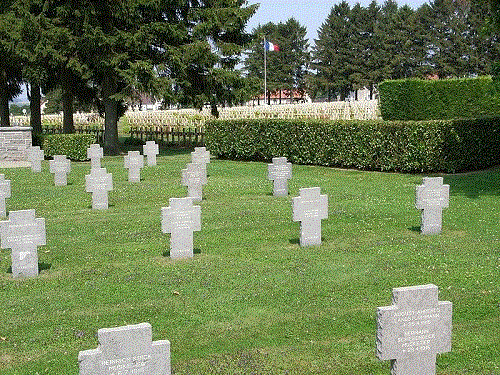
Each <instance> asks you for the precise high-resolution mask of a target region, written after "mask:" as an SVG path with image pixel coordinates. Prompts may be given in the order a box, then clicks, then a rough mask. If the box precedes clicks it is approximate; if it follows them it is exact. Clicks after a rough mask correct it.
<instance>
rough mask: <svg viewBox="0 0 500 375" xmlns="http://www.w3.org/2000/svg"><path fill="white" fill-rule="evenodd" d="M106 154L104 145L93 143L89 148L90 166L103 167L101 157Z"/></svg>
mask: <svg viewBox="0 0 500 375" xmlns="http://www.w3.org/2000/svg"><path fill="white" fill-rule="evenodd" d="M103 156H104V152H103V150H102V147H101V146H100V145H99V144H97V143H94V144H91V145H90V147H89V148H88V149H87V157H88V158H89V159H90V168H101V159H102V158H103Z"/></svg>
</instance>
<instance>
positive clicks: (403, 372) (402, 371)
mask: <svg viewBox="0 0 500 375" xmlns="http://www.w3.org/2000/svg"><path fill="white" fill-rule="evenodd" d="M415 369H418V373H416V372H415ZM435 374H436V355H432V354H430V353H422V355H420V356H418V357H413V358H402V359H394V360H392V361H391V375H435Z"/></svg>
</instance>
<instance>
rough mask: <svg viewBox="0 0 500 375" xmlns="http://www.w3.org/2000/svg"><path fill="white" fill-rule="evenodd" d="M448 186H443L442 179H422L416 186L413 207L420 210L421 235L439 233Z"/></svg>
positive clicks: (447, 200)
mask: <svg viewBox="0 0 500 375" xmlns="http://www.w3.org/2000/svg"><path fill="white" fill-rule="evenodd" d="M449 200H450V185H443V177H424V180H423V184H422V185H420V186H417V194H416V199H415V207H416V208H417V209H419V210H422V226H421V228H420V230H421V233H422V234H439V233H441V228H442V222H443V208H446V207H448V205H449Z"/></svg>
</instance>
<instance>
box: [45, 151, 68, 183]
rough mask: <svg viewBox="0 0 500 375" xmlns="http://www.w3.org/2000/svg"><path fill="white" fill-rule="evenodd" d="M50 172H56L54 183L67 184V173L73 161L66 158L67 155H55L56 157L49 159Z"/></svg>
mask: <svg viewBox="0 0 500 375" xmlns="http://www.w3.org/2000/svg"><path fill="white" fill-rule="evenodd" d="M49 165H50V173H54V184H55V185H56V186H65V185H67V184H68V181H67V174H68V173H69V172H70V170H71V162H70V161H69V160H68V159H66V155H54V159H53V160H50V161H49Z"/></svg>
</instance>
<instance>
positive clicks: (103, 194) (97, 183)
mask: <svg viewBox="0 0 500 375" xmlns="http://www.w3.org/2000/svg"><path fill="white" fill-rule="evenodd" d="M111 190H113V176H112V175H111V173H107V172H106V168H91V169H90V174H88V175H86V176H85V191H86V192H87V193H92V208H93V209H94V210H106V209H108V192H109V191H111Z"/></svg>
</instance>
